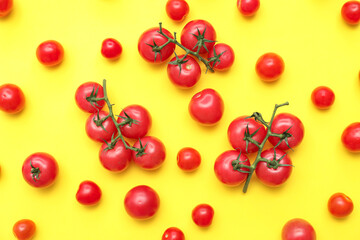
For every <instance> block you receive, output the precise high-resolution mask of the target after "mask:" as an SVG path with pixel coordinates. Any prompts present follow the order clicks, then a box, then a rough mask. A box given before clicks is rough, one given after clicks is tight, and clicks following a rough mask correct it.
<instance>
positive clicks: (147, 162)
mask: <svg viewBox="0 0 360 240" xmlns="http://www.w3.org/2000/svg"><path fill="white" fill-rule="evenodd" d="M140 143H141V144H140ZM141 146H146V147H145V152H144V153H143V154H141V155H138V154H137V152H135V151H133V152H132V158H133V159H134V162H135V164H136V165H138V166H139V167H141V168H143V169H146V170H155V169H158V168H159V167H161V165H162V164H163V162H164V160H165V157H166V149H165V146H164V144H163V143H162V142H161V141H160V140H159V139H158V138H156V137H151V136H146V137H143V138H140V139H139V140H138V141H137V142H136V143H135V144H134V146H133V147H136V148H141ZM137 155H138V156H137Z"/></svg>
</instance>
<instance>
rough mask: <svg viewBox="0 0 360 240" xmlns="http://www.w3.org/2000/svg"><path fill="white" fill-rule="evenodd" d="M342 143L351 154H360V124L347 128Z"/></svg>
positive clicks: (353, 124)
mask: <svg viewBox="0 0 360 240" xmlns="http://www.w3.org/2000/svg"><path fill="white" fill-rule="evenodd" d="M341 141H342V143H343V145H344V146H345V148H346V149H347V150H349V151H350V152H360V122H354V123H352V124H350V125H349V126H347V127H346V128H345V130H344V131H343V133H342V135H341Z"/></svg>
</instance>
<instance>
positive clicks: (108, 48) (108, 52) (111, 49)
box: [101, 38, 122, 60]
mask: <svg viewBox="0 0 360 240" xmlns="http://www.w3.org/2000/svg"><path fill="white" fill-rule="evenodd" d="M121 52H122V47H121V44H120V43H119V41H118V40H116V39H114V38H106V39H105V40H104V41H103V42H102V45H101V54H102V55H103V56H104V57H105V58H108V59H110V60H115V59H118V58H119V57H120V55H121Z"/></svg>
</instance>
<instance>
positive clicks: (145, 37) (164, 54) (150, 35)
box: [138, 28, 175, 63]
mask: <svg viewBox="0 0 360 240" xmlns="http://www.w3.org/2000/svg"><path fill="white" fill-rule="evenodd" d="M158 31H159V28H151V29H148V30H147V31H145V32H144V33H143V34H142V35H141V36H140V38H139V41H138V50H139V53H140V56H141V57H142V58H143V59H144V60H146V61H148V62H150V63H163V62H165V61H166V60H167V59H168V58H169V57H170V56H171V55H172V54H173V53H174V50H175V43H169V44H168V45H166V46H165V47H164V48H163V49H162V50H161V51H160V53H161V56H160V54H158V55H157V56H156V59H155V53H154V52H153V51H152V48H151V46H149V45H147V44H150V45H154V41H155V43H156V45H157V46H161V45H163V44H164V43H166V42H167V39H166V37H164V36H162V35H161V34H160V33H158ZM162 31H163V33H164V34H165V35H167V36H168V37H170V38H174V37H173V36H172V34H171V33H170V32H169V31H168V30H166V29H165V28H162Z"/></svg>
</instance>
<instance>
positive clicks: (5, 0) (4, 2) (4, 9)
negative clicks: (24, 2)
mask: <svg viewBox="0 0 360 240" xmlns="http://www.w3.org/2000/svg"><path fill="white" fill-rule="evenodd" d="M12 8H13V0H0V17H5V16H7V15H8V14H9V13H10V12H11V10H12Z"/></svg>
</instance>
